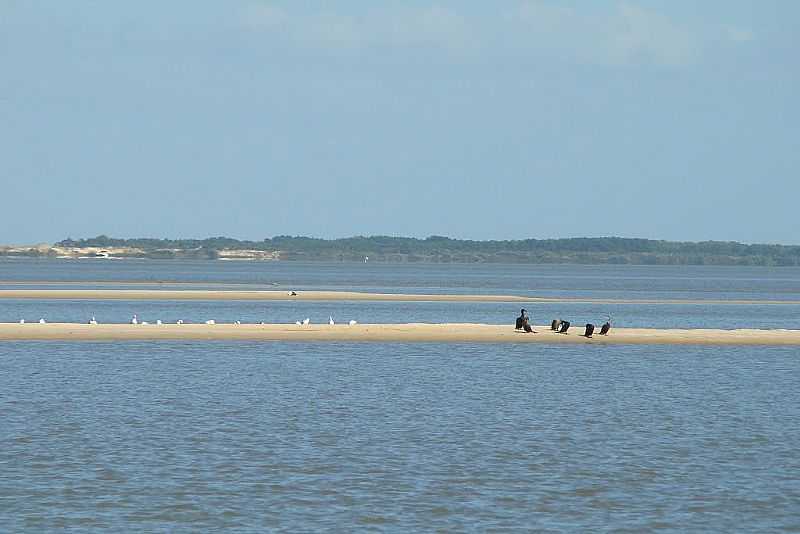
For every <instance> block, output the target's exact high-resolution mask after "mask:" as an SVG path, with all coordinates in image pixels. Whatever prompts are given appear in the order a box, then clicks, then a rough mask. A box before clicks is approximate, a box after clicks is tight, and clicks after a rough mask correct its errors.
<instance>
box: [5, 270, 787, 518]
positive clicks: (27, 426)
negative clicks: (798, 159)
mask: <svg viewBox="0 0 800 534" xmlns="http://www.w3.org/2000/svg"><path fill="white" fill-rule="evenodd" d="M362 267H363V266H361V265H359V266H356V265H339V264H329V265H320V266H315V265H313V264H300V265H298V264H269V265H264V264H225V263H224V262H150V263H148V262H88V263H81V262H42V261H30V260H14V261H10V262H0V286H3V287H42V286H45V285H52V286H55V287H65V285H64V284H63V283H64V282H69V281H77V282H79V285H81V286H85V287H98V286H101V285H103V284H98V282H105V283H106V284H110V285H111V287H120V286H123V285H125V284H128V285H131V286H134V287H140V286H139V285H137V283H141V282H144V283H145V284H152V285H154V286H162V285H172V286H174V287H187V286H185V285H184V284H187V283H188V284H189V285H190V287H233V286H236V287H242V286H244V287H246V288H256V287H263V288H281V289H284V288H300V289H303V288H305V289H317V288H319V289H355V290H361V291H369V290H377V291H388V292H392V291H394V292H401V291H409V290H413V291H417V292H454V293H461V292H486V293H502V294H506V293H515V294H517V293H522V294H525V293H526V292H530V293H529V294H541V293H542V292H552V293H553V294H566V295H569V296H597V295H605V296H608V297H611V298H623V297H624V298H659V296H660V298H664V299H666V298H675V296H676V295H688V296H689V297H688V298H700V299H708V300H711V299H713V300H726V299H738V298H755V296H757V297H758V298H759V299H765V300H795V299H797V298H798V295H799V294H800V293H799V292H798V287H800V270H798V269H774V270H770V269H767V270H763V271H762V270H754V269H739V268H676V267H671V268H660V267H659V268H639V267H636V268H628V267H614V268H613V269H611V268H606V267H583V266H581V267H558V266H547V267H542V268H539V267H529V266H511V267H509V266H424V265H412V266H406V265H402V266H390V265H376V266H372V265H369V266H367V267H368V269H369V270H366V271H365V270H358V269H362ZM4 284H5V285H4ZM517 308H518V305H517V304H513V303H508V304H504V303H491V304H483V303H392V302H285V303H278V302H274V303H273V302H270V303H257V302H256V303H254V302H202V301H197V302H195V301H191V302H180V303H172V302H166V301H155V302H125V301H74V302H70V301H47V300H40V301H37V300H34V301H27V300H26V301H22V300H20V301H14V300H0V321H7V320H16V319H17V318H18V317H19V316H20V315H25V316H27V317H29V318H30V319H31V320H36V319H38V317H39V316H40V315H46V316H47V317H48V319H50V320H53V321H56V320H76V321H82V320H85V319H86V318H88V316H89V315H90V314H95V315H97V316H98V318H100V319H102V320H103V321H104V322H123V321H126V320H127V319H128V318H129V317H130V314H132V313H139V315H140V317H142V318H144V319H156V318H161V319H164V320H167V319H176V318H183V319H184V320H186V319H194V320H196V321H201V320H204V319H205V318H208V317H211V316H213V317H216V318H217V319H223V320H234V319H247V320H249V321H251V322H257V321H259V320H264V321H266V322H272V321H277V322H281V321H285V322H289V321H292V322H293V321H294V320H295V319H296V318H300V317H304V316H307V315H310V316H312V318H313V319H314V321H315V322H322V321H325V320H327V316H328V315H329V314H332V315H334V316H335V317H336V318H337V319H338V318H341V320H343V321H345V320H347V319H349V318H351V316H352V318H356V319H358V320H360V321H361V322H370V320H371V322H384V321H386V322H407V321H423V322H443V321H456V322H462V321H463V322H488V323H497V324H501V323H508V322H510V320H511V319H513V317H514V315H515V314H516V313H517V312H518V309H517ZM799 308H800V307H799V306H798V305H794V304H792V305H768V304H752V305H746V306H741V305H730V304H729V305H719V304H714V305H712V304H708V303H706V304H696V305H672V304H652V305H640V304H632V305H615V306H613V307H609V306H600V305H595V304H592V305H590V304H579V303H575V304H569V305H566V304H552V305H550V304H548V305H537V306H536V307H535V308H534V309H533V310H532V311H533V312H534V318H535V319H537V318H538V319H540V321H541V319H544V318H547V319H549V317H550V316H551V315H556V314H558V315H560V316H568V317H569V318H572V319H575V320H576V321H577V322H578V323H579V322H581V321H583V320H589V319H593V320H595V321H597V322H599V320H600V319H602V318H603V317H602V315H603V314H605V313H613V314H614V316H615V320H616V321H618V322H621V323H623V324H625V325H628V326H673V325H674V326H687V327H696V326H719V327H725V328H737V327H752V326H763V327H773V328H777V327H789V328H792V327H793V328H797V322H798V317H800V314H798V313H797V312H798V309H799ZM798 355H800V353H799V352H798V349H797V348H795V347H788V348H781V347H693V346H583V345H582V346H569V345H558V346H545V345H528V344H526V345H513V344H497V345H491V344H489V345H487V344H480V345H471V344H447V345H438V344H335V343H320V344H313V343H311V344H307V343H274V342H272V343H250V342H247V343H242V342H183V343H182V342H136V343H113V344H109V343H66V342H12V343H8V342H4V343H0V473H2V477H0V530H2V531H9V532H18V531H30V532H42V531H52V530H81V531H84V530H88V531H113V532H119V531H159V532H197V531H211V530H217V529H222V528H226V529H232V530H237V531H284V532H304V531H337V532H338V531H352V530H370V531H378V532H383V531H385V532H408V531H426V532H427V531H434V530H441V531H472V532H483V531H487V530H489V531H509V530H514V531H516V530H537V531H538V530H541V531H554V532H555V531H598V530H599V531H611V530H614V531H617V530H621V531H625V530H627V531H636V532H640V531H649V530H655V529H660V530H665V531H668V532H686V531H695V532H708V531H745V532H752V531H759V532H769V531H772V532H798V531H800V476H798V473H800V455H798V454H797V451H798V450H800V363H799V361H798Z"/></svg>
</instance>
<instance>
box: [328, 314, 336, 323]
mask: <svg viewBox="0 0 800 534" xmlns="http://www.w3.org/2000/svg"><path fill="white" fill-rule="evenodd" d="M328 324H329V325H331V326H333V325H335V324H336V323H334V322H333V315H329V316H328Z"/></svg>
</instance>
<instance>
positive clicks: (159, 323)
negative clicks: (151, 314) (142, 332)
mask: <svg viewBox="0 0 800 534" xmlns="http://www.w3.org/2000/svg"><path fill="white" fill-rule="evenodd" d="M156 324H157V325H158V326H161V325H162V324H164V323H162V322H161V319H156Z"/></svg>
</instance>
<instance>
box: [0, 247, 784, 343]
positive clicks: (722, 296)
mask: <svg viewBox="0 0 800 534" xmlns="http://www.w3.org/2000/svg"><path fill="white" fill-rule="evenodd" d="M65 287H66V288H73V289H74V288H98V287H99V288H142V287H147V288H149V287H161V288H177V289H185V288H213V289H218V288H238V289H272V290H281V291H283V290H286V291H288V290H290V289H293V290H298V291H303V290H313V289H333V290H355V291H371V292H384V293H403V292H416V293H478V294H487V293H488V294H500V295H531V296H566V297H578V298H601V299H602V298H611V299H640V300H641V299H655V300H656V301H658V300H668V299H692V300H698V301H700V303H699V304H666V303H663V304H637V303H634V304H619V303H617V304H601V303H579V302H576V303H543V304H537V305H535V306H528V305H526V308H527V309H528V311H529V312H530V313H531V316H532V318H533V321H534V322H535V323H537V324H549V323H550V321H551V320H552V319H554V318H557V317H558V318H562V319H568V320H570V321H571V322H572V323H573V324H585V323H587V322H591V323H595V324H602V323H604V322H605V321H606V319H607V318H608V317H609V316H610V317H612V318H613V320H614V324H615V325H617V326H629V327H652V328H790V329H794V328H800V268H774V269H770V268H754V267H660V266H659V267H643V266H583V265H569V266H564V265H544V266H540V265H533V266H530V265H418V264H342V263H322V264H317V263H295V262H219V261H218V262H211V261H116V260H61V261H54V260H6V261H0V288H65ZM740 299H751V300H757V301H764V302H754V303H752V304H748V305H738V304H737V305H733V304H717V303H711V302H704V301H723V302H724V301H726V300H740ZM776 300H779V301H789V302H796V304H794V303H792V304H780V305H778V304H769V303H768V302H769V301H776ZM519 308H520V305H519V303H505V304H504V303H489V304H486V303H470V302H458V303H453V302H427V303H398V302H363V301H361V302H341V301H337V302H307V301H301V302H253V301H240V302H220V301H207V302H203V301H183V302H169V301H162V302H158V301H63V300H37V301H30V300H0V322H16V321H19V320H20V319H25V320H26V321H38V320H39V319H40V318H42V317H43V318H45V319H46V320H48V321H50V322H86V321H88V320H89V318H90V317H91V316H95V317H96V318H97V320H98V321H100V322H102V323H124V322H128V321H129V320H130V318H131V316H132V315H133V314H137V315H138V316H139V317H140V318H141V319H143V320H146V321H150V322H155V320H157V319H160V320H162V321H166V322H175V321H177V320H178V319H181V320H183V321H185V322H203V321H205V320H207V319H212V318H213V319H214V320H216V321H217V322H233V321H237V320H238V321H242V322H244V323H258V322H265V323H294V322H295V321H296V320H300V319H303V318H305V317H309V318H311V320H312V321H313V322H315V323H327V321H328V317H329V316H333V317H334V319H335V320H337V321H341V322H346V321H349V320H350V319H355V320H357V321H359V322H361V323H406V322H424V323H443V322H451V323H452V322H458V323H487V324H508V323H510V322H512V321H513V319H514V317H515V316H516V315H518V314H519Z"/></svg>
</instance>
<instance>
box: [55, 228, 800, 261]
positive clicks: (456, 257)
mask: <svg viewBox="0 0 800 534" xmlns="http://www.w3.org/2000/svg"><path fill="white" fill-rule="evenodd" d="M55 246H58V247H104V248H111V247H129V248H134V249H138V252H137V253H136V254H132V255H135V256H138V257H150V258H165V259H166V258H176V257H193V258H209V259H214V258H216V257H218V251H220V250H230V249H248V250H260V251H279V253H280V254H279V257H280V259H282V260H312V261H313V260H328V261H364V258H365V257H367V256H368V257H369V259H370V261H392V262H430V263H448V262H462V263H481V262H484V263H486V262H490V263H578V264H635V265H780V266H788V265H800V246H786V245H745V244H742V243H735V242H722V241H703V242H698V243H690V242H674V241H657V240H650V239H627V238H621V237H597V238H570V239H523V240H513V241H472V240H460V239H450V238H448V237H441V236H431V237H428V238H426V239H416V238H409V237H388V236H372V237H349V238H344V239H315V238H310V237H291V236H277V237H273V238H271V239H264V240H263V241H240V240H237V239H232V238H229V237H211V238H208V239H115V238H112V237H107V236H103V235H101V236H98V237H94V238H90V239H79V240H73V239H66V240H64V241H61V242H59V243H56V245H55Z"/></svg>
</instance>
